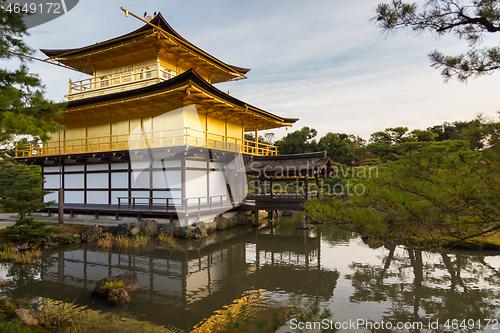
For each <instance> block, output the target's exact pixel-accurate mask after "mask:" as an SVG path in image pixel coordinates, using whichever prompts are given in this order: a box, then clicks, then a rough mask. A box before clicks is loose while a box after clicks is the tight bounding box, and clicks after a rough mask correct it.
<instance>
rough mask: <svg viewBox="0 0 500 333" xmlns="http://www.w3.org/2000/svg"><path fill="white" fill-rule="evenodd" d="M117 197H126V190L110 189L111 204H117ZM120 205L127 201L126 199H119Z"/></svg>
mask: <svg viewBox="0 0 500 333" xmlns="http://www.w3.org/2000/svg"><path fill="white" fill-rule="evenodd" d="M118 197H128V191H111V204H112V205H118ZM121 203H122V205H126V204H127V203H128V200H127V199H122V200H121Z"/></svg>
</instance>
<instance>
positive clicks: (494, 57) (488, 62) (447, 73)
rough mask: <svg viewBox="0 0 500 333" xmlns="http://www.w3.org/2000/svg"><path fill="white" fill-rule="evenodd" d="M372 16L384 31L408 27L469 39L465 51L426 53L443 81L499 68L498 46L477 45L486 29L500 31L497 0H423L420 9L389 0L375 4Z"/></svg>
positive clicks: (491, 71) (499, 11)
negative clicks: (449, 53)
mask: <svg viewBox="0 0 500 333" xmlns="http://www.w3.org/2000/svg"><path fill="white" fill-rule="evenodd" d="M376 11H377V15H376V16H375V17H374V18H373V19H372V20H373V21H375V22H376V23H377V25H378V26H379V27H380V28H381V29H382V30H383V31H385V32H389V31H396V30H398V29H409V30H410V31H411V32H413V33H414V34H415V35H421V34H423V33H430V34H434V35H437V36H440V35H444V34H453V35H454V36H456V37H457V38H458V39H464V40H466V41H467V42H468V43H469V51H468V52H467V53H465V54H462V55H458V56H446V55H444V54H442V53H440V52H438V51H434V52H432V53H430V54H429V57H430V59H431V66H432V67H435V68H442V71H441V75H442V76H443V77H444V79H445V81H447V80H449V79H451V78H456V79H458V80H459V81H462V82H465V81H467V79H469V78H470V77H474V76H480V75H484V74H491V73H493V72H494V71H495V70H497V69H498V68H500V48H499V47H488V48H484V49H479V48H478V45H479V44H480V43H481V42H482V41H483V40H484V38H485V36H486V35H488V34H490V33H496V32H500V0H427V1H426V4H425V6H424V7H423V9H422V10H421V11H418V7H417V4H416V3H404V2H403V1H401V0H392V2H391V3H383V4H380V5H378V7H377V9H376Z"/></svg>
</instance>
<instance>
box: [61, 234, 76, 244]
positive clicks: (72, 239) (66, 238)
mask: <svg viewBox="0 0 500 333" xmlns="http://www.w3.org/2000/svg"><path fill="white" fill-rule="evenodd" d="M77 240H78V238H77V237H75V236H73V235H70V236H59V237H57V242H58V243H59V244H73V243H75V242H76V241H77Z"/></svg>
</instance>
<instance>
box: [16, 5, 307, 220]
mask: <svg viewBox="0 0 500 333" xmlns="http://www.w3.org/2000/svg"><path fill="white" fill-rule="evenodd" d="M126 13H127V14H128V12H126ZM144 22H145V24H144V25H143V26H142V27H140V28H139V29H137V30H135V31H133V32H130V33H127V34H125V35H122V36H119V37H116V38H113V39H110V40H107V41H103V42H100V43H97V44H94V45H90V46H85V47H81V48H77V49H61V50H46V49H45V50H41V51H42V52H43V53H45V54H46V55H47V56H48V57H49V58H50V59H51V61H55V62H58V63H61V64H63V65H65V66H67V67H71V68H73V69H75V70H77V71H79V72H81V73H85V74H88V75H89V76H90V78H87V79H84V80H81V81H76V82H73V81H71V80H70V81H69V86H68V88H69V92H68V94H67V95H66V97H67V99H68V100H69V102H68V103H67V106H66V108H65V109H64V110H63V116H62V118H61V120H60V122H61V124H62V125H64V129H63V130H61V131H60V132H59V133H53V134H52V136H51V137H52V139H51V140H50V141H49V142H48V143H45V144H43V146H39V147H38V146H36V147H30V149H29V150H26V151H19V152H18V155H17V156H16V157H17V158H20V159H25V160H26V161H27V162H28V163H35V164H39V165H41V166H42V172H43V175H44V177H45V180H46V183H45V184H44V188H45V189H47V190H51V191H57V190H58V189H61V188H62V189H63V191H64V204H65V208H66V207H70V208H73V209H78V208H85V207H87V208H90V207H93V208H96V207H101V208H105V207H109V209H110V210H114V211H116V210H117V209H118V208H120V209H123V207H126V208H129V209H132V208H133V209H136V206H137V207H139V206H141V205H142V206H146V208H145V211H152V210H154V209H155V207H156V208H158V207H163V208H161V209H159V208H158V210H165V208H166V210H167V211H168V210H169V205H171V204H172V203H173V202H174V200H178V201H182V200H184V201H186V200H191V201H192V202H190V203H189V202H188V204H193V205H194V204H197V205H198V208H200V207H201V206H202V205H203V204H208V203H211V202H213V201H215V202H221V201H225V200H228V201H232V202H233V204H234V200H233V199H232V198H223V195H225V194H224V193H226V194H227V191H226V187H227V186H226V185H218V186H215V185H214V183H215V182H216V179H217V178H221V177H222V176H224V177H226V178H227V177H229V178H231V177H236V176H237V175H236V174H234V173H233V174H231V175H229V173H228V174H225V173H224V175H222V176H220V175H217V174H216V175H215V176H213V175H212V176H211V175H209V173H210V172H211V171H214V170H216V169H217V168H218V163H222V164H223V163H227V162H228V161H231V160H234V158H235V157H234V156H236V155H235V154H240V155H242V156H243V160H244V161H248V159H249V156H251V155H276V154H277V147H275V146H272V145H268V144H263V143H261V142H258V140H257V138H258V133H259V131H260V130H268V129H273V128H278V127H283V126H291V125H292V124H293V123H294V122H296V121H297V120H298V119H289V118H283V117H280V116H277V115H274V114H272V113H270V112H267V111H265V110H262V109H260V108H257V107H255V106H252V105H250V104H248V103H246V102H244V101H242V100H239V99H237V98H235V97H233V96H231V95H229V93H225V92H223V91H221V90H219V89H217V88H216V87H215V86H214V85H215V84H217V83H221V82H228V81H235V80H240V79H245V78H246V77H245V75H246V74H247V73H248V71H249V69H246V68H241V67H237V66H233V65H229V64H226V63H224V62H222V61H221V60H219V59H217V58H215V57H214V56H212V55H210V54H208V53H206V52H205V51H203V50H201V49H199V48H198V47H196V46H195V45H193V44H191V43H190V42H189V41H187V40H186V39H184V38H183V37H182V36H181V35H179V34H178V33H177V32H176V31H175V30H174V29H173V28H172V27H171V26H170V25H169V24H168V23H167V22H166V21H165V19H164V18H163V16H162V15H161V14H158V15H156V16H155V17H154V18H152V19H151V20H150V21H144ZM247 132H250V133H252V134H254V138H255V140H251V141H249V140H245V133H247ZM167 148H168V152H169V153H168V156H169V158H165V156H159V157H158V156H156V157H152V158H151V156H152V154H153V155H154V154H156V153H155V152H157V151H163V152H164V153H165V152H166V150H165V149H167ZM165 154H166V153H165ZM203 154H208V155H205V156H208V159H203V158H201V157H200V156H199V155H203ZM132 155H133V156H132ZM144 156H146V158H149V163H146V164H141V158H144ZM134 164H135V165H136V166H139V167H138V168H139V169H140V170H139V171H137V170H138V169H137V168H135V171H134V170H133V169H134ZM228 172H229V171H228ZM165 174H168V177H166V176H165ZM167 178H168V179H167ZM190 183H191V185H189V184H190ZM226 183H227V179H226ZM230 192H231V191H229V193H230ZM233 192H234V191H233ZM52 200H55V201H56V202H57V200H58V198H57V193H51V194H49V195H47V196H46V198H45V201H52ZM169 200H170V202H169Z"/></svg>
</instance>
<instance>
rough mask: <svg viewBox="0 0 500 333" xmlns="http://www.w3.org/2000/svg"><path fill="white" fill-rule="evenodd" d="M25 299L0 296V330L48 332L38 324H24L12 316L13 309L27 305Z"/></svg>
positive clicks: (4, 332) (17, 332)
mask: <svg viewBox="0 0 500 333" xmlns="http://www.w3.org/2000/svg"><path fill="white" fill-rule="evenodd" d="M28 305H29V304H28V302H27V301H26V300H16V299H11V298H8V297H2V298H0V332H3V333H41V332H50V329H46V328H43V327H40V326H34V325H29V326H26V325H25V324H23V322H22V321H21V320H20V319H19V318H14V311H15V310H17V309H19V308H26V307H28Z"/></svg>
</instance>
